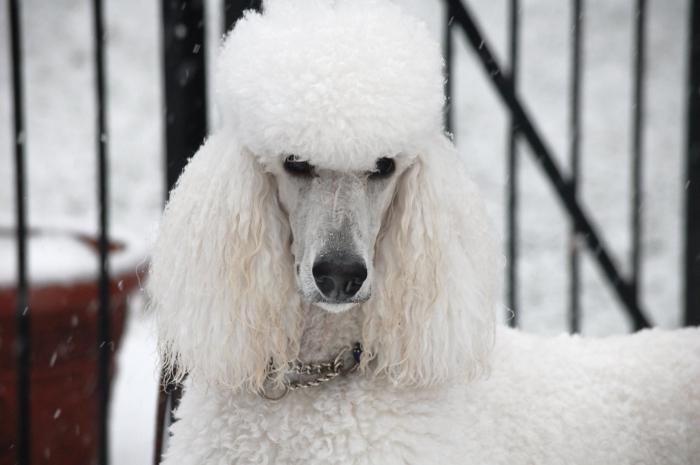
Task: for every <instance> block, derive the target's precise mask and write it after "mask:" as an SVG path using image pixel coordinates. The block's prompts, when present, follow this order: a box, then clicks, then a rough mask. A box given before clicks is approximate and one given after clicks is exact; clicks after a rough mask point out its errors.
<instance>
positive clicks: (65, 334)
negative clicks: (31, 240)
mask: <svg viewBox="0 0 700 465" xmlns="http://www.w3.org/2000/svg"><path fill="white" fill-rule="evenodd" d="M78 240H81V241H83V242H85V243H86V244H87V245H88V246H89V245H90V241H89V240H88V239H86V238H83V239H80V238H79V237H78ZM119 247H120V245H119V244H116V245H115V244H113V246H112V247H111V249H113V250H117V249H118V248H119ZM121 247H123V246H121ZM137 284H138V278H137V276H136V274H135V273H130V274H121V275H117V276H113V277H112V281H111V297H112V307H111V310H112V316H111V332H112V340H113V341H114V349H115V351H116V348H117V346H118V344H119V341H120V338H121V335H122V331H123V328H124V321H125V317H126V309H127V296H128V294H129V293H130V292H131V291H132V290H133V289H135V288H136V286H137ZM15 299H16V295H15V289H14V288H7V287H6V288H2V287H0V465H13V464H14V463H15V460H16V455H15V454H16V451H15V443H16V440H17V430H16V428H17V400H16V399H17V375H16V368H17V367H16V360H15V350H14V344H15V338H16V323H15V312H14V309H15ZM29 300H30V307H31V322H30V325H31V398H30V406H31V407H30V408H31V450H32V458H31V460H32V463H33V464H48V463H51V464H66V465H67V464H71V465H78V464H80V465H82V464H92V463H96V462H97V437H96V434H97V431H98V413H97V411H98V410H97V408H98V397H97V395H98V393H97V354H98V350H97V312H98V287H97V279H96V277H92V278H90V279H89V280H87V279H85V280H81V281H77V282H74V283H72V284H38V285H33V286H32V287H31V289H30V294H29ZM111 366H112V373H114V356H112V365H111Z"/></svg>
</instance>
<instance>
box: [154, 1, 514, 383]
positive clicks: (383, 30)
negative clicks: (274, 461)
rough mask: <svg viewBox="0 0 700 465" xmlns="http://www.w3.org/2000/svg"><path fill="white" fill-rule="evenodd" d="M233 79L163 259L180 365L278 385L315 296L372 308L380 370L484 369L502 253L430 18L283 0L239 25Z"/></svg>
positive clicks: (230, 70) (368, 311)
mask: <svg viewBox="0 0 700 465" xmlns="http://www.w3.org/2000/svg"><path fill="white" fill-rule="evenodd" d="M216 81H217V89H216V96H217V101H218V102H219V103H220V104H221V112H222V123H223V125H222V128H220V129H219V130H217V131H215V132H214V133H213V134H212V135H211V136H210V137H209V138H208V139H207V141H206V142H205V144H204V145H203V146H202V147H201V148H200V150H199V151H198V153H197V154H196V155H195V156H194V157H193V159H192V161H191V162H190V163H189V164H188V166H187V168H186V169H185V171H184V173H183V175H182V176H181V178H180V180H179V181H178V184H177V186H176V188H175V189H174V190H173V192H172V193H171V198H170V201H169V203H168V205H167V207H166V210H165V213H164V216H163V220H162V223H161V229H160V233H159V237H158V240H157V242H156V246H155V249H154V252H153V257H152V264H151V278H150V281H149V291H150V295H151V301H152V302H151V305H152V307H153V308H154V309H155V311H156V316H157V325H158V330H159V344H160V350H161V354H162V356H163V361H164V363H165V365H166V368H169V369H170V371H171V372H172V374H173V375H174V376H175V378H179V377H181V376H182V375H183V374H184V373H185V372H190V373H192V376H193V378H195V379H203V380H206V381H208V382H218V383H223V384H226V385H232V386H237V387H240V386H244V387H246V388H249V389H252V390H256V389H259V388H260V387H261V386H262V384H263V382H264V380H265V377H266V375H267V373H268V370H269V369H270V368H272V369H273V370H274V369H275V368H282V367H284V366H285V363H286V361H288V360H292V359H294V358H296V357H297V355H298V352H299V346H300V338H301V335H302V331H303V327H302V321H303V313H304V311H305V309H307V308H308V306H310V305H315V306H318V307H321V308H323V309H324V310H327V311H329V312H335V313H337V312H343V311H355V312H362V316H363V318H362V321H363V328H362V342H363V344H364V346H365V349H366V352H367V353H368V354H370V357H363V360H362V366H361V368H363V369H364V370H365V371H366V372H372V373H374V374H376V375H383V376H387V377H388V378H389V379H391V380H392V381H394V382H396V383H398V384H407V385H427V384H435V383H439V382H443V381H445V380H447V379H448V378H451V377H453V376H464V377H469V376H475V375H477V374H478V373H480V372H482V371H483V369H484V368H486V366H487V361H488V354H489V352H490V348H491V345H492V341H493V326H494V311H493V310H494V309H493V307H494V299H495V294H496V292H497V275H498V273H497V271H498V268H499V262H500V258H499V254H498V253H497V252H496V247H495V244H496V241H495V238H494V234H493V229H492V228H491V226H490V224H489V222H488V221H487V219H486V215H485V213H484V211H483V206H482V204H481V201H480V198H479V195H478V193H477V191H476V189H475V188H474V186H473V184H472V183H471V182H470V180H469V179H468V177H467V176H466V174H465V172H464V167H463V166H462V163H461V161H460V159H459V156H458V154H457V152H456V150H455V148H454V147H453V145H452V143H451V142H450V141H449V139H448V138H447V137H446V136H445V135H444V128H443V124H442V110H443V104H444V97H443V88H442V84H443V78H442V60H441V58H440V52H439V47H438V45H437V44H436V43H435V41H434V40H432V39H431V38H430V36H429V34H428V31H427V29H426V28H425V26H424V25H423V24H422V23H420V22H418V21H416V20H414V19H412V18H410V17H408V16H406V15H405V14H404V13H403V12H402V11H401V10H400V9H399V8H398V7H397V6H395V5H394V4H392V3H390V2H388V1H386V0H385V1H380V0H304V1H299V0H296V1H292V0H274V1H268V2H267V3H265V11H264V13H263V14H258V13H253V12H249V13H248V14H247V15H246V16H245V17H244V18H243V19H242V20H241V21H239V23H238V24H237V25H236V27H235V28H234V30H233V31H232V32H231V33H230V34H229V35H228V37H227V38H226V40H225V42H224V44H223V47H222V50H221V53H220V57H219V63H218V68H217V80H216ZM270 363H272V364H273V366H272V367H270Z"/></svg>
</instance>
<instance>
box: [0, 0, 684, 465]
mask: <svg viewBox="0 0 700 465" xmlns="http://www.w3.org/2000/svg"><path fill="white" fill-rule="evenodd" d="M21 3H22V12H23V15H22V20H23V22H24V36H23V39H24V47H25V57H26V62H25V68H24V72H25V76H26V102H27V134H26V139H27V157H28V171H29V173H30V174H29V196H28V198H29V214H30V222H31V224H32V225H33V226H36V227H42V228H59V229H63V230H76V229H77V230H88V231H89V230H94V228H95V224H96V222H97V220H96V201H95V192H96V180H95V173H96V169H97V168H96V164H95V137H94V135H95V134H94V115H95V111H94V100H93V98H94V90H93V87H92V84H93V69H92V67H93V62H92V40H91V23H90V10H89V2H87V1H86V0H62V1H60V2H45V1H42V0H27V1H23V2H21ZM106 3H107V12H106V13H107V18H108V42H109V48H108V89H109V128H110V134H109V139H108V142H109V156H110V170H111V175H112V176H111V180H110V183H111V184H110V189H111V214H110V221H111V224H112V225H113V226H114V228H115V230H119V231H124V234H123V235H124V236H128V239H129V241H130V242H132V252H133V254H134V262H135V263H134V264H133V266H134V267H135V266H136V265H137V264H138V263H137V262H138V261H140V260H141V259H142V256H143V250H144V249H143V247H144V246H145V245H146V244H147V243H148V241H149V239H150V238H151V237H152V234H153V230H154V225H155V224H156V222H157V218H158V215H159V212H160V208H161V202H162V198H163V194H162V192H163V174H162V171H161V167H162V156H163V147H162V140H163V136H162V111H161V105H162V95H161V92H162V91H161V83H162V76H161V74H160V65H161V58H160V54H159V53H160V21H159V14H160V10H159V8H158V4H157V2H141V1H139V0H120V1H118V2H117V1H108V2H106ZM208 3H209V11H210V14H209V16H210V17H209V18H208V19H209V24H210V25H211V26H212V27H210V34H209V37H210V44H211V43H214V42H215V41H216V38H217V36H218V34H219V31H218V30H217V27H216V25H218V24H221V21H220V18H219V17H218V15H217V13H216V11H215V10H216V8H217V7H218V2H217V1H215V0H209V1H208ZM400 3H403V4H405V6H406V7H407V8H408V9H409V10H410V11H412V12H414V13H415V14H417V15H419V16H421V17H423V18H425V20H426V21H427V23H428V24H429V26H430V28H431V29H432V30H433V31H434V33H435V35H436V37H440V34H441V27H442V18H443V11H442V8H441V4H440V2H439V0H401V1H400ZM521 3H522V11H521V13H522V28H523V31H522V32H523V35H522V40H521V53H522V55H521V56H522V61H521V76H522V79H521V81H520V94H521V95H522V97H523V100H524V102H525V104H526V107H527V108H528V109H529V110H530V113H531V114H532V115H534V117H535V120H536V125H537V126H538V127H539V128H540V129H541V130H542V133H543V134H544V136H545V138H546V139H547V141H548V142H549V144H550V146H551V147H552V148H553V150H554V152H555V154H556V156H557V160H558V161H559V163H560V165H561V166H562V167H564V168H566V167H568V153H567V147H568V133H567V131H568V122H567V121H568V102H569V99H568V90H569V89H568V85H569V80H568V79H569V74H568V73H569V59H570V57H569V47H570V40H571V30H570V15H571V12H570V10H569V8H570V5H569V2H561V1H558V0H522V1H521ZM584 3H585V8H586V11H585V17H584V21H585V46H584V75H583V108H584V114H583V144H582V154H581V155H582V185H581V196H582V199H583V202H584V203H585V205H586V210H587V211H588V212H589V213H590V214H591V216H592V217H593V218H594V221H595V223H596V224H597V225H598V226H599V229H600V230H601V231H603V235H604V238H605V240H606V242H607V243H608V244H609V245H610V248H611V250H612V251H613V255H614V257H615V258H616V260H617V262H618V263H619V264H620V266H621V268H622V269H623V270H625V271H628V269H629V267H628V262H629V254H630V231H629V229H628V224H629V216H630V207H629V205H630V201H629V199H630V193H629V192H630V166H631V158H630V140H631V124H630V113H631V108H632V95H631V93H632V91H631V89H632V86H631V83H632V75H631V72H630V70H631V66H632V60H633V57H632V53H631V51H632V37H633V30H632V27H633V24H632V15H633V13H634V12H633V11H632V8H633V7H632V6H631V2H627V1H623V0H615V1H611V0H589V1H587V2H584ZM471 4H472V7H473V8H474V10H475V12H476V14H477V16H478V18H479V21H480V23H481V25H482V26H483V29H484V30H485V31H486V33H487V35H488V39H489V40H490V41H491V42H492V44H493V45H494V46H495V49H496V51H497V53H498V56H499V57H501V58H504V57H505V56H506V53H505V50H506V48H505V44H506V38H507V30H506V18H507V2H506V1H505V0H501V1H481V0H479V1H472V2H471ZM3 5H4V4H3ZM649 8H650V11H649V13H650V14H649V15H648V18H649V23H648V26H649V28H648V32H649V35H648V50H649V53H648V71H647V78H648V80H647V85H646V105H647V112H646V125H647V126H646V127H647V130H646V132H645V138H644V144H645V167H644V191H645V200H644V206H643V216H644V260H643V279H644V286H643V301H644V303H645V305H646V307H647V308H648V310H649V312H650V314H651V316H652V319H653V321H654V322H655V323H656V324H659V325H661V326H665V327H675V326H678V325H679V324H680V318H681V317H680V315H681V312H680V292H681V281H680V276H681V268H680V267H681V260H680V258H681V253H682V251H681V231H680V229H681V221H682V216H681V208H682V205H683V204H682V198H683V193H684V191H683V185H682V182H681V176H682V160H683V158H682V157H683V152H682V150H683V144H682V140H683V131H684V120H683V114H684V105H683V100H682V97H683V92H682V89H683V79H684V71H685V65H684V59H685V56H686V45H685V44H686V37H687V34H686V32H687V28H686V26H687V24H686V23H687V20H686V17H687V14H686V8H687V2H685V1H681V0H671V1H662V0H653V1H650V2H649ZM6 15H7V8H5V7H3V8H0V31H2V36H1V38H0V102H3V104H2V105H0V154H1V155H0V230H1V229H2V228H7V227H11V226H12V225H13V218H14V216H13V191H12V173H13V165H12V159H13V157H12V156H11V154H12V145H11V144H12V142H11V137H10V128H11V113H10V112H11V105H10V104H9V102H11V99H10V93H9V72H10V70H9V55H8V54H9V51H8V47H7V46H6V45H7V36H6V31H7V30H8V26H7V16H6ZM456 34H457V47H456V62H455V77H454V79H455V95H454V99H453V105H454V107H455V116H456V119H455V122H456V124H455V135H456V140H457V143H458V146H459V148H460V151H461V153H462V155H463V157H464V159H465V161H466V163H467V165H468V167H469V170H470V171H471V172H472V174H473V176H474V177H475V178H476V180H477V182H478V183H479V184H480V185H481V187H482V188H483V190H484V194H485V197H486V200H487V203H488V207H489V210H490V212H491V214H492V216H493V218H494V222H495V223H496V225H497V226H498V227H499V230H500V231H503V225H504V218H505V210H504V205H505V197H504V193H505V182H506V178H505V147H506V141H507V137H506V127H507V113H506V112H505V110H504V109H503V107H502V106H501V105H500V102H499V101H498V98H497V97H496V96H495V94H494V93H493V92H492V89H491V87H490V85H489V83H488V81H487V79H485V77H484V75H483V73H482V71H481V68H480V65H479V64H478V62H477V61H476V59H475V56H474V54H473V53H472V52H471V50H468V49H467V47H466V46H465V45H464V44H465V41H464V40H463V37H462V35H461V33H460V32H459V31H457V32H456ZM212 52H213V47H210V48H209V54H210V56H211V54H212ZM520 166H521V167H522V171H521V173H520V181H521V187H520V195H521V197H520V199H521V223H520V224H521V230H522V239H521V240H522V242H521V243H522V256H521V267H520V270H519V275H520V278H521V281H522V284H521V308H520V310H521V315H522V324H523V327H524V328H525V329H526V330H530V331H536V332H540V333H550V334H552V333H557V332H561V331H564V330H565V329H566V302H567V289H568V280H567V274H566V269H567V268H566V266H567V253H566V250H567V244H568V230H569V224H568V221H567V218H566V216H565V215H564V214H563V213H562V210H561V208H560V206H559V204H558V202H557V200H556V198H555V197H554V196H553V195H552V194H553V190H552V189H551V187H550V186H549V185H548V184H547V182H546V181H545V180H544V178H543V176H542V174H541V173H540V171H539V169H538V167H537V166H536V164H535V163H533V158H532V157H531V156H530V153H529V149H528V148H527V147H526V146H525V145H524V144H520ZM6 242H7V240H6ZM38 252H39V248H38V247H37V248H36V249H35V250H33V251H30V253H31V254H32V257H31V261H30V262H31V265H32V270H31V271H32V276H33V277H35V278H39V277H41V275H42V273H45V274H46V273H50V272H55V273H59V274H61V273H63V274H62V276H63V277H64V278H65V277H66V275H68V274H70V273H77V272H82V271H83V270H84V269H85V268H86V267H87V268H90V267H91V266H94V265H90V263H89V257H84V259H83V260H77V259H76V258H75V256H73V255H71V254H68V256H67V257H66V256H63V257H57V256H53V258H48V257H51V256H52V255H50V254H46V253H41V254H40V253H38ZM11 253H12V247H11V244H7V243H5V244H2V243H0V279H2V281H0V282H6V281H7V279H8V277H10V276H12V275H13V272H14V271H13V265H12V263H13V262H12V261H11V259H10V257H9V256H8V254H11ZM584 257H585V258H584V259H583V281H582V282H583V289H584V293H583V298H582V304H583V315H584V317H583V332H584V333H585V334H590V335H603V334H611V333H619V332H625V331H628V329H629V327H628V324H627V322H626V320H625V318H624V316H623V314H622V312H621V311H620V309H619V306H618V305H617V303H616V300H615V297H614V296H613V295H612V293H611V292H610V290H609V289H608V287H607V286H606V285H605V284H604V282H603V280H602V279H601V276H600V274H599V273H598V270H597V269H596V267H595V266H594V263H593V262H592V261H591V260H590V258H589V257H588V255H585V256H584ZM46 259H49V263H47V264H46V265H42V264H40V263H39V262H40V261H41V260H46ZM80 263H82V264H80ZM142 302H143V298H142V296H135V297H134V299H133V305H132V308H131V310H132V313H131V319H130V321H129V325H128V328H127V333H126V337H125V339H124V341H123V346H122V349H121V351H120V354H119V376H118V378H117V381H116V386H115V390H114V403H113V407H112V408H113V417H112V435H113V448H112V453H113V458H114V462H113V463H115V464H117V465H119V464H132V463H147V462H148V461H149V460H150V457H151V450H150V448H151V446H152V444H153V434H154V417H155V395H156V389H157V386H156V373H157V368H156V357H155V342H154V339H153V336H152V334H153V333H152V329H151V327H150V320H149V318H148V316H146V315H144V314H143V311H142V308H143V305H142ZM501 314H502V315H504V314H505V311H503V312H501Z"/></svg>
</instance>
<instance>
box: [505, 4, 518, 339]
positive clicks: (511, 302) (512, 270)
mask: <svg viewBox="0 0 700 465" xmlns="http://www.w3.org/2000/svg"><path fill="white" fill-rule="evenodd" d="M509 11H510V16H509V25H510V28H509V31H510V32H509V35H508V39H509V40H508V44H509V46H508V57H509V60H510V76H511V79H510V91H511V92H512V93H513V94H516V93H517V80H518V79H517V78H518V37H519V36H520V1H519V0H510V8H509ZM509 114H510V123H509V133H508V165H507V172H506V179H507V192H506V195H507V198H508V212H507V218H506V223H507V228H508V232H507V236H508V237H507V239H506V240H507V250H506V259H507V262H508V264H507V268H506V274H507V276H506V289H507V290H506V292H507V295H506V301H507V305H508V310H509V312H512V313H511V314H510V316H511V317H510V318H508V319H507V320H508V324H509V325H510V326H518V322H519V308H518V153H517V144H516V142H517V141H516V138H517V132H518V127H517V121H516V119H515V117H514V116H513V114H512V113H509Z"/></svg>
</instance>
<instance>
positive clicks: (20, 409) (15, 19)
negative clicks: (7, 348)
mask: <svg viewBox="0 0 700 465" xmlns="http://www.w3.org/2000/svg"><path fill="white" fill-rule="evenodd" d="M8 6H9V13H10V49H11V60H12V98H13V100H12V103H13V124H14V127H13V130H14V132H13V139H14V149H15V197H16V198H15V208H16V218H17V220H16V221H17V226H16V229H17V292H16V294H15V295H16V302H15V305H16V307H15V318H16V321H17V336H16V338H15V351H16V358H15V360H16V363H17V368H16V370H17V410H16V412H17V464H18V465H29V463H30V461H31V437H30V432H31V406H30V403H29V399H30V397H31V396H30V395H31V391H30V389H31V384H30V382H31V377H30V375H31V359H30V355H31V354H30V344H31V339H30V307H29V292H28V280H27V209H26V173H25V165H24V162H25V156H24V142H25V140H26V135H25V132H24V131H25V126H24V89H23V81H22V45H21V27H20V11H19V0H10V1H9V5H8Z"/></svg>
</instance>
